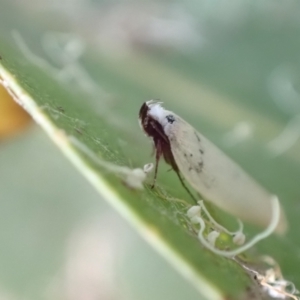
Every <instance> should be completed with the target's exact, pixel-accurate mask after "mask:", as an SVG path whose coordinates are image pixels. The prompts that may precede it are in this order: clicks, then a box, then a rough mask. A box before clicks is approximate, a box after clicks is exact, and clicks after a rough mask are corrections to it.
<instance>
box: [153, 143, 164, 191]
mask: <svg viewBox="0 0 300 300" xmlns="http://www.w3.org/2000/svg"><path fill="white" fill-rule="evenodd" d="M155 149H156V152H155V169H154V178H153V183H152V185H151V189H153V188H154V186H155V183H156V178H157V171H158V164H159V160H160V157H161V155H162V153H163V151H162V147H161V143H160V141H159V140H158V141H157V142H156V143H155Z"/></svg>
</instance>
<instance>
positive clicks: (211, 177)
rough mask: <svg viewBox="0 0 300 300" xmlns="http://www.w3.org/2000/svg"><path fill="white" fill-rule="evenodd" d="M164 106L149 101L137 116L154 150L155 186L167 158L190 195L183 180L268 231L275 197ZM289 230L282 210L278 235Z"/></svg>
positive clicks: (208, 198) (222, 206)
mask: <svg viewBox="0 0 300 300" xmlns="http://www.w3.org/2000/svg"><path fill="white" fill-rule="evenodd" d="M161 104H162V102H156V101H154V100H150V101H147V102H145V103H144V104H143V105H142V107H141V108H140V111H139V123H140V126H141V128H142V130H143V131H144V133H145V134H146V135H147V136H148V137H150V138H152V140H153V143H154V148H155V159H156V163H155V169H154V182H153V185H154V184H155V181H156V178H157V171H158V165H159V161H160V159H161V158H162V157H163V158H164V160H165V161H166V163H167V164H169V165H171V167H172V169H173V170H174V171H175V172H176V173H177V175H178V177H179V180H180V181H181V183H182V184H183V186H184V187H185V188H186V189H187V191H188V192H189V193H190V194H191V195H192V193H191V192H190V191H189V189H188V188H187V186H186V184H185V182H184V179H185V180H186V181H187V182H188V183H189V184H190V185H191V186H192V187H193V188H194V189H195V191H196V192H197V193H198V194H199V195H200V196H201V197H202V198H203V199H204V200H206V201H210V202H212V203H213V204H215V205H216V206H218V207H219V208H221V209H222V210H224V211H226V212H228V213H229V214H231V215H234V216H235V217H237V218H240V219H241V220H243V221H246V222H250V223H253V224H255V225H258V226H261V227H267V226H268V224H269V223H270V221H271V219H272V215H271V214H272V209H271V198H272V194H271V193H269V192H268V191H267V190H265V189H264V188H263V187H262V186H261V185H260V184H259V183H257V182H256V181H255V180H254V179H253V178H251V177H250V176H249V175H248V174H247V173H246V172H245V171H244V170H243V169H242V168H241V167H240V166H239V165H237V164H236V163H235V162H234V161H233V160H232V159H230V158H229V157H228V156H227V155H226V154H225V153H224V152H223V151H221V150H220V149H219V148H218V147H217V146H215V145H214V144H213V143H212V142H210V141H209V140H208V139H207V138H206V137H205V136H204V135H203V134H201V133H199V132H198V131H197V130H196V129H195V128H193V126H191V125H190V124H189V123H187V122H186V121H185V120H183V119H182V118H181V117H179V116H178V115H176V114H175V113H173V112H171V111H168V110H166V109H164V108H163V107H162V105H161ZM193 198H195V197H193ZM286 227H287V224H286V220H285V217H284V213H283V211H282V209H281V213H280V221H279V223H278V226H277V229H276V231H277V232H278V233H284V232H285V230H286Z"/></svg>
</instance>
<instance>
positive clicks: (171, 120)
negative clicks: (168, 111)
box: [166, 115, 175, 124]
mask: <svg viewBox="0 0 300 300" xmlns="http://www.w3.org/2000/svg"><path fill="white" fill-rule="evenodd" d="M166 119H167V120H168V122H169V123H171V124H173V122H174V121H175V118H174V116H173V115H168V116H166Z"/></svg>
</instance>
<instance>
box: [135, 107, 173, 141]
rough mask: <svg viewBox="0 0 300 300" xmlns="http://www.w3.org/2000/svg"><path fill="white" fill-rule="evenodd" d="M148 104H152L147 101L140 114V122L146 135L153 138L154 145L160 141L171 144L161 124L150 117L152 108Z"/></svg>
mask: <svg viewBox="0 0 300 300" xmlns="http://www.w3.org/2000/svg"><path fill="white" fill-rule="evenodd" d="M148 103H152V102H151V101H147V102H145V103H143V105H142V107H141V108H140V112H139V121H140V126H141V128H142V129H143V131H144V132H145V134H146V135H147V136H149V137H151V138H153V141H154V144H156V141H157V140H158V139H163V140H164V141H165V142H167V143H168V142H169V140H168V137H167V136H166V135H165V133H164V130H163V128H162V126H161V124H160V123H159V122H158V121H156V120H155V119H154V118H153V117H151V115H149V110H150V107H149V105H148Z"/></svg>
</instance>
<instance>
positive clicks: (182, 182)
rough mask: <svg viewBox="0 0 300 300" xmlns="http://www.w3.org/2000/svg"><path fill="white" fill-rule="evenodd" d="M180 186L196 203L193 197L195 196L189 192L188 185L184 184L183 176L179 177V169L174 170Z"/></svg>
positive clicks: (196, 201)
mask: <svg viewBox="0 0 300 300" xmlns="http://www.w3.org/2000/svg"><path fill="white" fill-rule="evenodd" d="M175 172H176V174H177V176H178V178H179V180H180V182H181V184H182V186H183V187H184V189H185V190H186V191H187V192H188V194H189V195H190V196H191V197H192V199H193V200H194V201H195V203H196V204H197V205H198V200H197V199H196V198H195V196H194V195H193V194H192V193H191V191H190V190H189V189H188V187H187V186H186V185H185V183H184V180H183V178H182V177H181V175H180V173H179V171H177V170H175Z"/></svg>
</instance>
